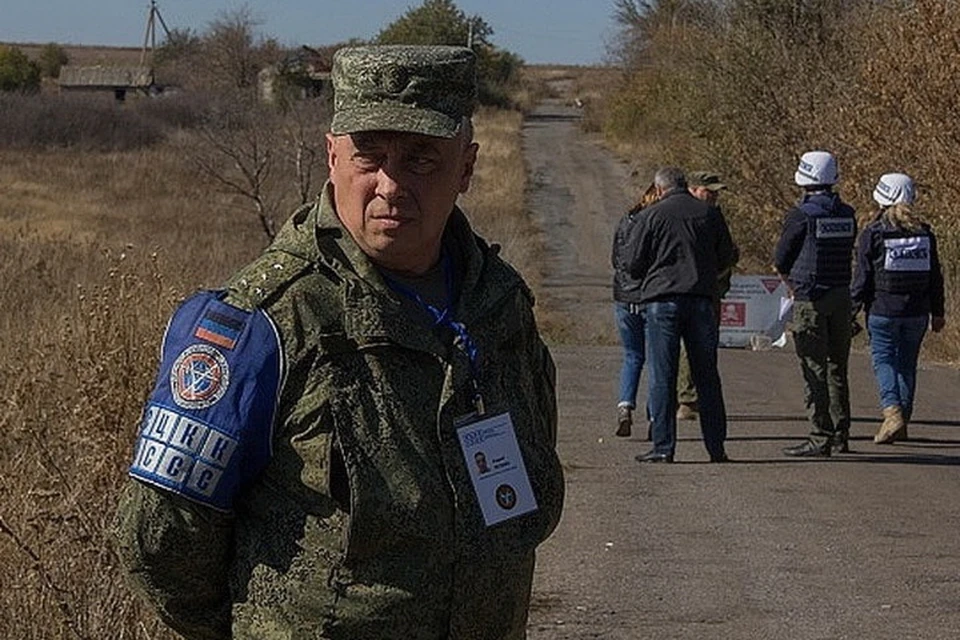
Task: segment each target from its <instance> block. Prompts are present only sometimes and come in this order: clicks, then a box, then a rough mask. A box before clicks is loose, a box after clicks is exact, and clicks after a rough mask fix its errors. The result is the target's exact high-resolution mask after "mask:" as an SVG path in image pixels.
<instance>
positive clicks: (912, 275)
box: [850, 173, 945, 444]
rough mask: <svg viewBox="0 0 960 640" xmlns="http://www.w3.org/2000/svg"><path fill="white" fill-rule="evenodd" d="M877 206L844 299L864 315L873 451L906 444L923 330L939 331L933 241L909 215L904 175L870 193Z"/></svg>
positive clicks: (912, 191) (939, 281)
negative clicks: (874, 395) (875, 423)
mask: <svg viewBox="0 0 960 640" xmlns="http://www.w3.org/2000/svg"><path fill="white" fill-rule="evenodd" d="M873 199H874V200H876V201H877V203H878V204H879V205H880V210H879V211H878V212H877V214H876V216H875V217H874V218H873V220H872V221H871V222H870V224H868V225H867V226H866V227H865V228H864V230H863V233H862V234H860V239H859V240H858V242H857V275H856V278H855V279H854V281H853V286H852V287H851V290H850V293H851V296H852V298H853V302H854V305H855V307H854V308H855V309H859V308H860V307H862V308H863V309H864V313H865V314H866V316H867V322H866V325H867V330H868V331H869V334H870V352H871V355H872V358H873V372H874V375H875V376H876V379H877V387H878V390H879V393H880V407H881V409H882V410H883V422H882V423H881V425H880V429H879V430H878V431H877V434H876V436H874V439H873V441H874V442H876V443H878V444H885V443H890V442H893V441H895V440H905V439H906V438H907V424H908V423H909V422H910V417H911V415H912V414H913V397H914V389H915V388H916V382H917V358H918V356H919V355H920V344H921V343H922V342H923V337H924V335H925V334H926V332H927V325H928V324H929V326H930V329H931V330H933V331H934V332H938V331H940V330H941V329H943V326H944V324H945V320H944V294H943V272H942V271H941V268H940V256H939V254H938V252H937V239H936V236H934V234H933V230H932V229H931V228H930V225H928V224H927V223H926V222H924V221H923V219H922V218H921V217H920V216H919V215H917V213H916V212H915V211H914V209H913V203H914V201H915V199H916V188H915V186H914V183H913V180H912V179H911V178H910V176H908V175H906V174H904V173H887V174H884V175H883V176H881V177H880V180H879V182H877V186H876V188H875V189H874V190H873Z"/></svg>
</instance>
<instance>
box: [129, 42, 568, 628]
mask: <svg viewBox="0 0 960 640" xmlns="http://www.w3.org/2000/svg"><path fill="white" fill-rule="evenodd" d="M332 82H333V89H334V116H333V121H332V123H331V127H330V132H329V134H328V135H327V154H328V165H329V170H330V177H329V180H328V182H327V183H326V185H325V186H324V189H323V192H322V194H321V195H320V196H319V198H318V201H317V202H316V203H314V204H311V205H306V206H304V207H302V208H301V209H299V210H298V211H296V212H295V213H294V214H293V216H292V217H291V218H290V219H289V220H288V221H287V223H286V224H285V225H284V227H283V228H282V230H281V231H280V232H279V234H278V235H277V237H276V239H275V240H274V242H273V243H272V244H271V245H270V246H269V247H268V248H267V249H266V250H265V251H264V253H263V254H262V255H261V256H260V257H259V258H257V259H255V260H254V261H253V262H252V263H251V264H249V265H248V266H246V267H244V268H242V269H240V271H239V272H238V273H236V274H235V275H234V276H233V277H232V278H230V279H229V281H228V282H227V283H226V284H225V286H224V287H223V289H222V290H219V291H205V292H201V293H199V294H197V295H194V296H193V297H191V298H189V299H188V300H187V301H186V302H185V303H184V304H183V305H182V306H181V307H180V308H179V309H178V310H177V311H176V312H175V314H174V315H173V318H172V319H171V321H170V323H169V325H168V328H167V332H166V336H165V338H164V341H163V346H162V353H161V362H160V371H159V374H158V377H157V380H156V384H155V387H154V389H153V392H152V393H151V394H150V396H149V398H148V400H147V405H146V408H145V411H144V414H143V420H142V424H141V426H140V431H139V438H138V441H137V446H136V452H135V454H134V460H133V463H132V465H131V467H130V476H131V477H132V479H131V481H130V482H129V483H128V484H127V485H126V486H125V488H124V492H123V494H122V497H121V502H120V505H119V508H118V516H117V522H116V525H115V527H116V532H117V536H118V550H119V555H120V558H121V560H122V564H123V566H124V567H125V569H126V572H127V574H128V577H129V578H130V579H131V581H132V582H133V585H134V586H135V588H136V590H137V591H139V592H140V593H141V594H142V595H143V596H144V597H145V598H146V600H147V601H148V602H149V603H150V605H152V607H154V608H155V609H156V611H157V612H158V613H159V615H160V617H161V618H162V619H163V620H164V622H166V623H167V624H168V625H169V626H170V627H172V628H173V629H175V630H176V631H177V632H178V633H180V634H182V635H183V636H184V637H186V638H204V639H206V638H224V639H226V638H274V637H276V638H280V637H283V638H294V637H295V638H331V639H349V640H386V639H388V638H391V639H392V638H416V639H422V640H442V639H446V638H471V639H477V640H486V639H489V640H501V639H520V638H523V637H525V626H526V619H527V610H528V605H529V602H530V590H531V583H532V579H533V570H534V552H535V549H536V547H537V546H538V545H539V544H540V543H541V542H543V541H544V540H545V539H546V538H547V537H548V536H549V535H550V533H551V532H552V531H553V529H554V528H555V527H556V525H557V522H558V520H559V517H560V512H561V508H562V505H563V497H564V483H563V475H562V470H561V466H560V462H559V460H558V457H557V454H556V452H555V445H556V437H557V411H556V392H555V369H554V365H553V361H552V359H551V356H550V353H549V352H548V350H547V348H546V346H545V345H544V343H543V341H542V340H541V338H540V335H539V333H538V331H537V327H536V324H535V321H534V315H533V311H532V306H533V297H532V295H531V293H530V290H529V289H528V288H527V286H526V285H525V284H524V282H523V280H522V279H521V277H520V276H519V275H518V273H517V272H516V271H515V270H513V269H512V268H511V267H510V266H508V265H507V264H506V263H505V262H504V261H503V260H502V259H501V258H500V257H499V256H498V252H497V247H496V246H491V245H488V244H487V243H486V242H485V241H484V240H482V239H481V238H480V237H478V236H477V235H476V234H475V233H474V232H473V230H472V229H471V227H470V224H469V222H468V220H467V217H466V216H465V215H464V213H463V212H462V211H461V210H460V209H459V208H458V207H457V205H456V200H457V198H458V195H459V194H460V193H463V192H465V191H466V190H467V189H468V187H469V185H470V181H471V176H472V173H473V168H474V163H475V160H476V158H477V151H478V146H477V144H476V143H475V142H474V141H473V140H472V126H471V121H470V118H471V115H472V113H473V110H474V105H475V101H476V95H477V82H476V58H475V55H474V53H473V52H472V51H471V50H469V49H465V48H461V47H436V46H426V47H424V46H402V45H397V46H368V47H351V48H344V49H340V50H339V51H338V52H337V53H336V54H335V56H334V62H333V70H332ZM479 452H482V453H483V455H484V459H485V462H486V463H487V465H488V472H487V473H481V472H480V470H479V468H478V465H477V454H478V453H479Z"/></svg>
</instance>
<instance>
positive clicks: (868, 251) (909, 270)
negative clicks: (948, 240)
mask: <svg viewBox="0 0 960 640" xmlns="http://www.w3.org/2000/svg"><path fill="white" fill-rule="evenodd" d="M850 295H851V297H852V298H853V301H854V303H855V304H857V305H862V306H863V307H864V308H865V309H866V311H867V313H868V314H874V315H878V316H888V317H894V318H905V317H913V316H925V315H928V314H929V315H933V316H936V317H943V313H944V295H943V272H942V270H941V267H940V256H939V253H938V251H937V238H936V236H934V234H933V231H932V230H931V229H930V227H929V226H927V225H923V226H922V228H921V229H920V230H917V231H910V230H907V229H903V228H901V227H897V226H893V225H891V224H890V223H889V222H887V223H884V222H883V221H882V220H879V219H878V220H874V221H873V222H871V223H870V224H868V225H867V226H866V228H864V230H863V233H862V234H860V239H859V241H858V242H857V276H856V278H855V279H854V281H853V285H852V286H851V287H850Z"/></svg>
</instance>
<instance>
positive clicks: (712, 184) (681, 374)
mask: <svg viewBox="0 0 960 640" xmlns="http://www.w3.org/2000/svg"><path fill="white" fill-rule="evenodd" d="M687 180H688V186H689V189H690V195H692V196H693V197H694V198H696V199H697V200H702V201H704V202H706V203H707V204H709V205H711V206H714V207H716V208H717V211H720V205H719V204H717V201H718V200H719V199H720V192H721V191H726V189H727V185H725V184H724V183H723V181H722V180H720V176H718V175H717V174H716V173H713V172H711V171H694V172H693V173H691V174H689V175H688V176H687ZM720 215H721V217H722V216H723V213H722V212H721V213H720ZM739 260H740V249H739V248H738V247H737V245H736V244H734V245H733V265H731V266H730V267H727V268H726V269H724V270H723V271H721V272H720V275H719V276H718V277H717V296H716V299H715V300H714V307H715V308H716V312H717V323H719V322H720V301H721V300H723V296H725V295H727V292H728V291H730V279H731V278H732V277H733V268H734V267H735V266H736V264H737V262H738V261H739ZM677 403H678V406H677V420H696V419H697V418H698V411H699V405H698V402H697V387H696V385H694V384H693V376H692V375H691V374H690V360H689V359H688V358H687V348H686V345H684V344H682V343H681V345H680V369H679V370H678V372H677Z"/></svg>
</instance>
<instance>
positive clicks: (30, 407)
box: [0, 111, 537, 640]
mask: <svg viewBox="0 0 960 640" xmlns="http://www.w3.org/2000/svg"><path fill="white" fill-rule="evenodd" d="M519 126H520V116H519V115H518V114H515V113H500V112H492V111H490V112H483V113H482V114H480V116H479V117H478V119H477V138H478V140H479V142H480V144H481V146H482V150H481V155H480V161H479V162H478V166H477V171H476V179H475V182H474V185H473V189H472V191H471V193H470V194H469V196H468V197H466V198H465V200H464V208H465V209H466V210H467V211H468V213H469V215H470V216H471V218H472V219H473V220H474V221H475V223H476V226H477V227H478V229H480V230H481V231H482V232H483V233H484V234H485V235H487V237H488V238H489V239H490V240H491V241H495V242H499V243H501V244H503V245H504V253H505V254H506V255H507V256H508V257H509V258H510V259H512V260H513V261H514V262H515V263H516V264H517V265H518V266H519V267H520V269H521V270H522V271H524V272H525V275H527V276H528V277H530V279H531V280H534V281H536V280H537V277H536V276H537V272H536V269H535V265H536V254H535V253H531V251H534V250H535V248H536V246H537V244H536V243H535V242H532V241H531V240H530V239H531V238H532V237H533V236H532V234H531V223H530V220H529V218H528V217H526V214H525V211H524V198H523V194H524V187H525V175H524V169H523V164H522V158H521V157H520V148H519V144H520V143H519ZM193 140H194V138H192V137H191V136H190V135H188V134H183V135H182V136H178V137H175V138H173V139H171V140H169V141H167V142H164V143H162V144H159V145H156V146H153V147H150V148H146V149H142V150H138V151H126V152H115V153H77V152H74V151H70V150H50V151H27V152H19V151H18V152H11V151H3V150H0V192H2V193H3V194H4V197H3V198H0V279H2V281H3V282H4V283H6V285H7V286H4V287H2V288H0V308H3V309H4V310H5V311H4V313H2V314H0V353H2V354H3V358H2V359H0V399H2V400H0V402H2V403H3V406H2V411H0V566H2V567H3V568H4V569H3V571H0V637H2V638H24V639H28V640H32V639H37V640H40V639H43V640H49V639H51V638H83V639H90V640H100V639H101V638H130V639H133V638H143V639H147V638H150V639H153V640H167V639H172V638H174V635H173V634H172V633H170V632H168V631H166V630H164V629H163V628H162V627H161V626H160V625H159V624H158V622H157V621H156V619H155V618H154V617H153V615H152V614H151V613H150V612H148V611H146V610H145V609H144V608H143V607H141V606H140V605H139V603H138V602H137V600H136V599H135V598H133V597H132V596H131V595H130V594H129V593H128V591H127V589H126V587H125V585H124V582H123V580H122V576H121V573H120V571H119V569H118V567H117V563H116V558H115V556H114V553H113V550H112V547H111V540H110V536H109V533H108V528H109V524H110V522H111V521H112V518H113V513H114V508H115V503H116V494H117V491H118V489H119V486H120V483H121V482H122V480H123V478H124V475H125V469H126V466H127V464H128V463H129V457H130V455H131V451H132V443H133V437H134V430H135V425H136V423H137V420H138V416H139V412H140V409H141V406H142V403H143V401H144V399H145V396H146V394H147V392H148V390H149V387H150V385H151V384H152V377H153V375H154V371H155V367H156V359H157V355H158V345H159V341H160V337H161V333H162V330H163V327H164V325H165V322H166V318H167V317H168V316H169V314H170V312H171V311H172V309H173V308H174V306H175V304H176V303H177V301H178V300H180V299H182V297H183V296H184V295H186V294H187V293H189V292H191V291H193V290H195V289H197V288H198V287H204V286H215V285H216V284H217V283H218V282H220V281H222V279H223V278H224V277H226V276H227V275H228V274H229V273H230V272H232V271H233V270H235V269H236V268H237V267H239V266H240V265H242V264H243V263H244V262H246V261H247V260H249V259H250V258H252V257H253V256H255V255H256V254H257V253H258V252H259V251H260V250H261V249H262V247H263V246H264V244H265V237H264V235H263V233H262V232H261V230H260V228H259V224H258V222H257V220H256V217H255V216H254V214H253V213H252V211H251V210H250V208H249V205H247V204H245V203H242V202H237V201H236V200H234V199H232V198H231V197H229V196H227V195H224V194H222V193H219V192H217V191H215V190H213V189H212V188H211V185H210V184H208V183H206V182H204V181H203V180H202V178H201V177H200V176H199V175H198V174H197V172H196V171H195V170H194V167H193V166H192V165H191V164H190V163H189V162H187V161H186V158H188V157H189V152H190V145H191V144H194V142H192V141H193ZM290 188H291V189H293V185H292V181H291V187H290ZM531 276H532V277H531Z"/></svg>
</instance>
